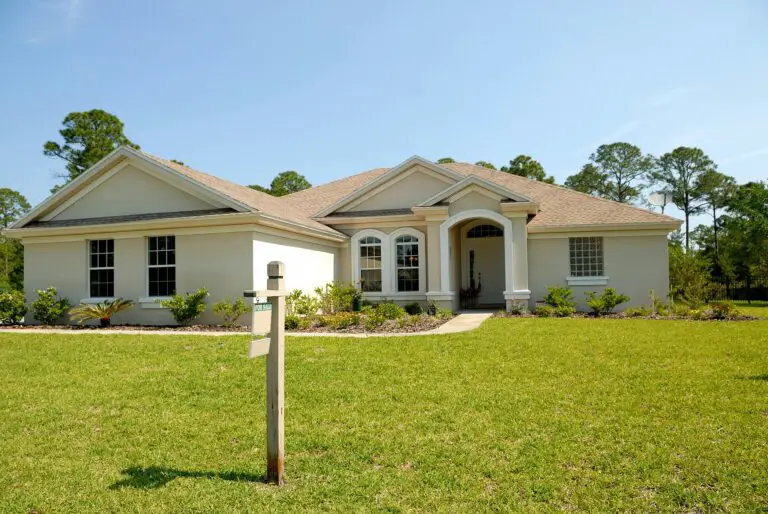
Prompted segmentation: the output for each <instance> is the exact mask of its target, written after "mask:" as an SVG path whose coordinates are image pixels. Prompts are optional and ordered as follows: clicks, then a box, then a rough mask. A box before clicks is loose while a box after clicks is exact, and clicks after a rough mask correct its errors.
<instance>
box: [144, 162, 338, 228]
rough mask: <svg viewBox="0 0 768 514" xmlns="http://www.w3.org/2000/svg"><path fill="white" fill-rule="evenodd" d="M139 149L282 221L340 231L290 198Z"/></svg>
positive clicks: (190, 176) (202, 182)
mask: <svg viewBox="0 0 768 514" xmlns="http://www.w3.org/2000/svg"><path fill="white" fill-rule="evenodd" d="M141 153H142V154H143V155H145V156H147V157H149V158H150V159H152V160H154V161H157V162H159V163H160V164H162V165H164V166H167V167H169V168H171V169H173V170H175V171H178V172H179V173H181V174H182V175H185V176H187V177H189V178H191V179H192V180H194V181H195V182H199V183H200V184H202V185H204V186H206V187H208V188H210V189H213V190H215V191H217V192H218V193H221V194H223V195H225V196H228V197H229V198H231V199H233V200H236V201H238V202H240V203H242V204H245V205H246V206H248V207H250V208H251V209H253V210H254V211H258V212H263V213H264V214H267V215H269V216H274V217H277V218H280V219H283V220H285V221H289V222H293V223H298V224H299V225H304V226H306V227H309V228H314V229H317V230H322V231H323V232H327V233H329V234H335V235H339V232H337V231H336V230H334V229H332V228H331V227H328V226H326V225H323V224H322V223H319V222H317V221H315V220H313V219H311V217H310V216H307V215H306V214H305V213H304V211H302V210H300V209H297V208H296V207H295V206H294V205H293V204H292V203H291V202H286V201H284V200H283V199H282V198H277V197H274V196H272V195H268V194H267V193H262V192H261V191H256V190H255V189H251V188H250V187H246V186H241V185H239V184H235V183H234V182H230V181H229V180H224V179H221V178H218V177H214V176H213V175H208V174H207V173H203V172H202V171H197V170H194V169H192V168H190V167H189V166H184V165H181V164H178V163H175V162H172V161H168V160H166V159H162V158H160V157H157V156H155V155H152V154H148V153H146V152H144V151H141Z"/></svg>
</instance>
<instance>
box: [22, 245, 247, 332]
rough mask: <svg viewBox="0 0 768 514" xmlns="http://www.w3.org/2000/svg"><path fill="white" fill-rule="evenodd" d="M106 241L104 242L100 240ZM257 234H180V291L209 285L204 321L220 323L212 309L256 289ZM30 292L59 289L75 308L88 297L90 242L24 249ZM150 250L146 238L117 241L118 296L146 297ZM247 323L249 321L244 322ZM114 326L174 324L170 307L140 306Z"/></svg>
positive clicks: (31, 294)
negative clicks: (255, 243) (228, 299)
mask: <svg viewBox="0 0 768 514" xmlns="http://www.w3.org/2000/svg"><path fill="white" fill-rule="evenodd" d="M101 238H104V237H103V236H101ZM252 241H253V238H252V232H234V233H222V234H203V235H177V236H176V287H177V291H178V292H179V293H186V292H190V291H193V290H194V289H197V288H198V287H207V288H208V290H209V291H210V293H211V296H210V298H209V299H208V304H209V308H208V310H207V311H206V313H205V314H204V315H203V317H202V318H201V320H200V321H201V322H202V323H219V318H218V317H216V316H215V315H214V314H213V312H212V310H211V306H212V305H213V304H214V303H215V302H217V301H219V300H221V299H224V298H230V299H234V298H236V297H240V296H242V292H243V290H245V289H251V288H252V287H253V265H252V264H251V262H252V261H251V259H252V252H253V244H252ZM24 256H25V284H24V287H25V293H26V295H27V300H28V301H31V300H34V299H35V298H36V294H35V291H36V290H37V289H40V288H44V287H48V286H51V285H53V286H56V288H57V289H58V290H59V293H60V295H61V296H63V297H66V298H69V299H70V301H71V302H72V303H73V304H77V303H79V302H80V300H82V299H84V298H87V297H88V276H87V272H88V245H87V240H86V239H83V240H81V241H74V242H65V243H41V244H30V243H29V242H28V244H26V245H25V252H24ZM146 264H147V249H146V239H145V238H144V237H143V236H136V237H129V238H120V239H116V240H115V296H118V297H123V298H127V299H130V300H133V301H137V300H138V299H139V298H142V297H146V296H147V266H146ZM241 321H242V322H244V323H245V322H247V321H248V320H247V319H245V318H244V319H243V320H241ZM114 322H115V323H141V324H148V325H150V324H151V325H154V324H161V325H165V324H173V318H172V317H171V315H170V314H169V313H168V312H167V311H166V310H165V309H158V308H144V307H142V305H140V304H137V305H136V306H135V307H134V308H133V309H131V310H129V311H126V312H124V313H120V314H119V315H118V316H116V317H115V319H114Z"/></svg>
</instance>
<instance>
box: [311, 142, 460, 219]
mask: <svg viewBox="0 0 768 514" xmlns="http://www.w3.org/2000/svg"><path fill="white" fill-rule="evenodd" d="M417 164H419V165H421V166H423V167H425V168H427V169H428V170H431V171H433V172H435V173H436V174H437V175H442V176H444V177H446V178H448V179H452V180H455V181H457V182H458V181H460V180H461V179H463V178H464V176H463V175H461V174H460V173H456V172H455V171H452V170H449V169H447V168H443V167H442V166H440V165H438V164H435V163H434V162H432V161H428V160H427V159H425V158H423V157H419V156H418V155H414V156H413V157H411V158H409V159H407V160H405V161H403V162H401V163H400V164H398V165H397V166H395V167H394V168H391V169H390V170H389V171H387V172H386V173H384V174H382V175H380V176H379V177H377V178H376V179H375V180H372V181H370V182H369V183H368V184H366V185H365V186H363V187H361V188H359V189H356V190H355V191H353V192H352V193H350V194H349V195H347V196H345V197H344V198H342V199H340V200H338V201H337V202H335V203H333V204H332V205H330V206H328V207H326V208H325V209H323V210H321V211H319V212H318V213H316V214H315V215H314V216H313V217H314V218H323V217H325V216H328V215H329V214H331V213H332V212H335V211H337V210H339V209H340V208H342V207H344V206H345V205H348V204H350V203H352V202H353V201H355V200H357V199H358V198H360V197H361V196H363V195H365V194H366V193H368V192H369V191H372V190H373V189H376V188H378V187H379V186H381V185H382V184H384V183H386V182H389V181H390V180H391V179H392V178H394V177H395V176H397V175H398V174H400V173H401V172H403V171H405V170H407V169H409V168H410V167H412V166H415V165H417Z"/></svg>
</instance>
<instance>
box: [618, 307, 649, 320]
mask: <svg viewBox="0 0 768 514" xmlns="http://www.w3.org/2000/svg"><path fill="white" fill-rule="evenodd" d="M651 314H653V311H652V310H651V309H649V308H648V307H629V308H626V309H624V315H625V316H627V317H629V318H645V317H648V316H650V315H651Z"/></svg>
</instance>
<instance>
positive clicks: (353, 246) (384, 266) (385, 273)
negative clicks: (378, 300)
mask: <svg viewBox="0 0 768 514" xmlns="http://www.w3.org/2000/svg"><path fill="white" fill-rule="evenodd" d="M364 237H375V238H378V239H379V240H380V241H381V291H369V293H371V294H375V295H378V294H391V291H389V285H390V281H391V280H392V279H391V278H390V273H389V272H390V265H389V263H390V262H391V260H392V257H391V252H390V246H389V241H390V238H389V235H388V234H385V233H384V232H382V231H380V230H375V229H366V230H361V231H360V232H358V233H357V234H355V235H354V236H352V238H351V239H350V245H349V247H350V251H351V252H352V266H351V268H352V283H353V284H355V285H356V286H359V284H360V246H359V242H360V240H361V239H363V238H364ZM365 294H366V293H363V295H365Z"/></svg>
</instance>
